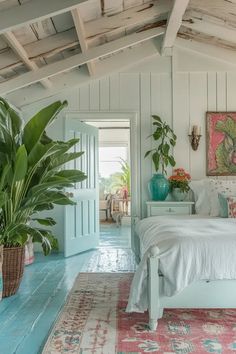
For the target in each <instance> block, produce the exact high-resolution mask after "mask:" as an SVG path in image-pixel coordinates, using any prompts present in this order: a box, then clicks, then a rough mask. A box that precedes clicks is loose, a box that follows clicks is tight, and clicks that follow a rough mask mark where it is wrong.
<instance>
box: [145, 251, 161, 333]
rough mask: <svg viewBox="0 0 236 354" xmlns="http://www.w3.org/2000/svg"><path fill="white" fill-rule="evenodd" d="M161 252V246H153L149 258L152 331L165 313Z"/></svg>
mask: <svg viewBox="0 0 236 354" xmlns="http://www.w3.org/2000/svg"><path fill="white" fill-rule="evenodd" d="M159 253H160V250H159V248H158V247H157V246H154V247H152V248H151V255H150V257H149V258H148V313H149V328H150V329H151V330H152V331H155V330H156V328H157V324H158V318H161V317H162V314H163V309H162V308H161V303H160V296H159V275H158V264H159V258H158V255H159Z"/></svg>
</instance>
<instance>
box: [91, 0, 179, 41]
mask: <svg viewBox="0 0 236 354" xmlns="http://www.w3.org/2000/svg"><path fill="white" fill-rule="evenodd" d="M171 4H172V1H171V0H153V1H148V2H146V3H145V4H143V5H138V6H137V5H136V6H133V7H131V8H128V9H127V10H125V11H122V12H119V13H117V14H114V15H105V16H102V17H99V18H98V19H96V20H92V21H88V22H86V23H85V24H84V29H85V34H86V39H87V40H89V41H91V40H95V39H97V38H99V37H101V38H103V40H102V42H103V43H104V42H106V41H107V36H111V35H113V34H114V33H117V32H118V31H120V32H122V31H125V30H129V29H130V28H137V27H138V26H141V25H142V24H145V23H147V22H149V23H150V22H152V21H155V20H157V19H159V18H161V19H163V18H167V16H168V13H169V11H170V9H171Z"/></svg>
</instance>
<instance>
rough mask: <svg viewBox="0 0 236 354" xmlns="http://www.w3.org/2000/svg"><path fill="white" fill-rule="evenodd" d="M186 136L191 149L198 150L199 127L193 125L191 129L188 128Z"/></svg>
mask: <svg viewBox="0 0 236 354" xmlns="http://www.w3.org/2000/svg"><path fill="white" fill-rule="evenodd" d="M188 136H189V141H190V144H191V146H192V149H193V150H194V151H196V150H197V149H198V146H199V142H200V138H201V127H199V126H197V125H193V127H192V128H191V127H190V128H189V134H188Z"/></svg>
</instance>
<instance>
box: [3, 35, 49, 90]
mask: <svg viewBox="0 0 236 354" xmlns="http://www.w3.org/2000/svg"><path fill="white" fill-rule="evenodd" d="M3 37H4V39H5V41H6V42H7V43H8V44H9V46H10V47H11V48H12V50H13V51H14V52H15V53H16V55H18V56H19V58H20V60H21V61H22V62H23V63H24V64H25V65H26V66H27V68H28V69H30V70H32V71H36V70H38V66H37V64H36V63H35V62H33V61H31V60H29V58H28V55H27V53H26V51H25V49H24V47H23V46H22V45H21V44H20V43H19V42H18V40H17V39H16V37H15V35H14V34H13V33H12V32H7V33H5V34H3ZM41 84H42V85H43V86H44V87H45V88H50V87H51V86H52V84H51V82H50V80H48V79H43V80H42V81H41Z"/></svg>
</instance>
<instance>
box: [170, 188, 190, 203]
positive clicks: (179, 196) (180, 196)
mask: <svg viewBox="0 0 236 354" xmlns="http://www.w3.org/2000/svg"><path fill="white" fill-rule="evenodd" d="M171 194H172V197H173V199H174V200H176V201H178V202H182V201H184V200H185V199H186V198H187V196H188V192H183V191H181V189H180V188H174V189H173V190H172V192H171Z"/></svg>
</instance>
